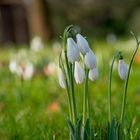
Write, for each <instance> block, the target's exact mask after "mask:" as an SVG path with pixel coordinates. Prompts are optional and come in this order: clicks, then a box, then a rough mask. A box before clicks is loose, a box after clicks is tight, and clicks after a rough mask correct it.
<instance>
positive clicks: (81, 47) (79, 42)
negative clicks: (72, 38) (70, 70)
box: [76, 34, 90, 55]
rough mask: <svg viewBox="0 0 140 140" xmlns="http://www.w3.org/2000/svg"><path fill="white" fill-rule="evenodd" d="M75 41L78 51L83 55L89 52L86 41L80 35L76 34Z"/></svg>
mask: <svg viewBox="0 0 140 140" xmlns="http://www.w3.org/2000/svg"><path fill="white" fill-rule="evenodd" d="M76 39H77V45H78V47H79V50H80V52H81V53H82V54H83V55H85V54H86V53H87V52H89V51H90V48H89V45H88V42H87V40H86V39H85V38H84V37H83V36H82V35H81V34H77V35H76Z"/></svg>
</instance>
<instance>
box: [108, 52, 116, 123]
mask: <svg viewBox="0 0 140 140" xmlns="http://www.w3.org/2000/svg"><path fill="white" fill-rule="evenodd" d="M117 55H118V53H117V54H115V55H114V57H113V59H112V63H111V66H110V73H109V87H108V112H109V116H108V119H109V124H111V119H112V116H111V95H112V94H111V89H112V72H113V66H114V62H115V59H116V57H117Z"/></svg>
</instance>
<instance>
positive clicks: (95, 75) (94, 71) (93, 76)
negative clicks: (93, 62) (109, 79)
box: [89, 67, 99, 81]
mask: <svg viewBox="0 0 140 140" xmlns="http://www.w3.org/2000/svg"><path fill="white" fill-rule="evenodd" d="M98 75H99V74H98V69H97V68H96V67H95V68H93V69H90V70H89V79H90V80H91V81H95V80H97V79H98Z"/></svg>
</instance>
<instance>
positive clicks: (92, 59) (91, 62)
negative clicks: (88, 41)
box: [85, 50, 96, 69]
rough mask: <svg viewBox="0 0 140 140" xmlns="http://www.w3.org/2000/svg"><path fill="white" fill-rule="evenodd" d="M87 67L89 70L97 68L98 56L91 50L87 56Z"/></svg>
mask: <svg viewBox="0 0 140 140" xmlns="http://www.w3.org/2000/svg"><path fill="white" fill-rule="evenodd" d="M85 65H86V66H87V68H89V69H93V68H95V67H96V56H95V54H94V53H93V52H92V51H91V50H90V51H89V52H87V53H86V55H85Z"/></svg>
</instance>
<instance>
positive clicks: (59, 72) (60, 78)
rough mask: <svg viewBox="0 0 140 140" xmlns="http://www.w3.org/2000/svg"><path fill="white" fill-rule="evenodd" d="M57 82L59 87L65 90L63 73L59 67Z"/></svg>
mask: <svg viewBox="0 0 140 140" xmlns="http://www.w3.org/2000/svg"><path fill="white" fill-rule="evenodd" d="M58 80H59V85H60V86H61V87H62V88H66V83H65V78H64V73H63V71H62V69H61V68H60V67H59V68H58Z"/></svg>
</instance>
